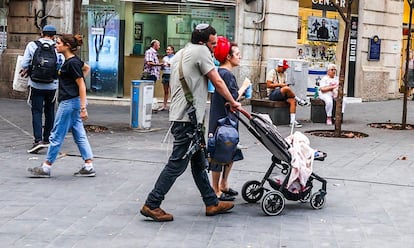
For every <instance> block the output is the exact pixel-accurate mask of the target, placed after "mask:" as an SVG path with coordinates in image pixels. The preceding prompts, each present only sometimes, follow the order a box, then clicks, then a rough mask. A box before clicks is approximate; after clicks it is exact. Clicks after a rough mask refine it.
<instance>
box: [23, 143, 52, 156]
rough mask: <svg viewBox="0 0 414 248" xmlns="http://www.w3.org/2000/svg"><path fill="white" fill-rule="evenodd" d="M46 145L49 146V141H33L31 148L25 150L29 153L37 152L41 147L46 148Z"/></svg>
mask: <svg viewBox="0 0 414 248" xmlns="http://www.w3.org/2000/svg"><path fill="white" fill-rule="evenodd" d="M48 147H49V143H46V142H43V141H39V142H36V143H33V146H32V148H30V149H29V150H27V152H28V153H31V154H37V153H38V152H39V151H40V150H42V149H43V148H48Z"/></svg>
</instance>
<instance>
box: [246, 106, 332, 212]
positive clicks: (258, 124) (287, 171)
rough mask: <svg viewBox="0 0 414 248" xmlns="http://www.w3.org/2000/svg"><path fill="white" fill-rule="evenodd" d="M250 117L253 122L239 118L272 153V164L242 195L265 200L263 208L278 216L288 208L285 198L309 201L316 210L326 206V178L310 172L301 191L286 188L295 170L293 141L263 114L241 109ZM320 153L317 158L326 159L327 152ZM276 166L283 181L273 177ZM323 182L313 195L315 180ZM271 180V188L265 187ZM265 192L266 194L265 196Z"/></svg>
mask: <svg viewBox="0 0 414 248" xmlns="http://www.w3.org/2000/svg"><path fill="white" fill-rule="evenodd" d="M242 113H243V115H245V116H246V117H247V118H248V119H249V120H250V125H249V124H248V123H247V122H246V121H245V120H243V119H242V118H240V117H238V119H239V120H240V121H241V122H242V123H243V124H244V125H245V126H246V127H247V129H248V130H249V131H250V132H251V133H252V134H253V135H254V136H255V137H256V138H257V139H258V140H259V141H260V142H261V143H262V144H263V145H264V146H265V147H266V148H267V149H268V150H269V151H270V152H271V153H272V164H271V165H270V167H269V169H268V170H267V171H266V174H265V176H264V177H263V179H262V180H261V181H256V180H251V181H248V182H246V183H245V184H244V185H243V187H242V191H241V193H242V197H243V199H244V200H245V201H247V202H249V203H255V202H257V201H259V200H260V199H262V197H263V200H262V210H263V212H264V213H265V214H266V215H271V216H275V215H278V214H280V213H281V212H282V211H283V209H284V207H285V198H286V199H287V200H291V201H300V202H302V203H306V202H307V201H308V200H309V202H310V205H311V206H312V208H314V209H321V208H323V206H324V205H325V195H326V180H325V179H323V178H322V177H320V176H318V175H316V174H315V173H313V172H312V173H311V174H310V176H309V178H308V180H307V181H306V186H305V187H304V188H303V189H302V190H300V191H299V192H295V193H293V192H291V190H288V189H287V188H286V186H287V183H288V181H289V177H290V175H291V172H292V166H291V161H292V157H291V154H290V152H289V151H288V149H289V148H290V144H289V143H288V142H287V141H286V140H285V139H284V138H283V137H282V136H281V135H280V133H279V132H278V130H277V128H276V127H275V126H274V125H273V123H272V122H271V121H269V120H267V119H266V118H265V117H263V115H260V114H255V113H252V114H249V113H247V112H245V111H242ZM317 154H318V156H315V159H314V160H320V161H323V160H324V159H325V157H326V153H323V152H319V151H317ZM275 167H277V168H278V169H280V172H281V174H282V175H283V177H281V178H280V179H281V180H275V179H274V178H271V175H272V172H273V170H274V169H275ZM315 179H316V180H317V181H319V182H320V183H321V184H322V188H321V189H319V190H318V191H317V192H315V193H313V194H312V189H313V180H315ZM266 182H268V184H269V185H270V187H271V188H272V189H268V188H265V183H266ZM263 195H264V196H263Z"/></svg>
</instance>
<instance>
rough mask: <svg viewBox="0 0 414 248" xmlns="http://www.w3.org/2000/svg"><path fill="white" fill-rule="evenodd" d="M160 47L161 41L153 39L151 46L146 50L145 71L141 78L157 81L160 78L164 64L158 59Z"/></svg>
mask: <svg viewBox="0 0 414 248" xmlns="http://www.w3.org/2000/svg"><path fill="white" fill-rule="evenodd" d="M159 49H160V42H159V41H158V40H152V41H151V47H150V48H148V49H147V50H146V51H145V57H144V73H143V77H142V78H141V79H145V80H151V81H154V83H155V82H156V81H157V80H158V79H159V78H160V71H161V66H162V65H163V64H162V63H160V61H159V60H158V50H159Z"/></svg>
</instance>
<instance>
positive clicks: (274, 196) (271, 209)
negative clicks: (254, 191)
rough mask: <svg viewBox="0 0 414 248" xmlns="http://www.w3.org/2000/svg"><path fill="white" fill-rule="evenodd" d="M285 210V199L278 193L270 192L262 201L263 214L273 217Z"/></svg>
mask: <svg viewBox="0 0 414 248" xmlns="http://www.w3.org/2000/svg"><path fill="white" fill-rule="evenodd" d="M284 208H285V198H284V196H283V194H282V193H280V191H277V190H275V191H270V192H268V193H267V194H266V195H265V196H264V197H263V201H262V210H263V212H264V213H265V214H267V215H271V216H275V215H278V214H280V213H281V212H282V211H283V209H284Z"/></svg>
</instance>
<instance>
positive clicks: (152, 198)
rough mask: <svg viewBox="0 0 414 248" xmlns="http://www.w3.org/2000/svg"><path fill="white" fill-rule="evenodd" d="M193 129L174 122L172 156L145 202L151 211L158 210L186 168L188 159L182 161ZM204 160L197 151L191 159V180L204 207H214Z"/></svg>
mask: <svg viewBox="0 0 414 248" xmlns="http://www.w3.org/2000/svg"><path fill="white" fill-rule="evenodd" d="M193 129H194V128H193V127H192V125H191V124H190V123H188V122H174V123H173V126H172V129H171V133H172V134H173V136H174V146H173V151H172V154H171V156H170V158H169V160H168V163H167V164H166V165H165V167H164V169H163V170H162V171H161V174H160V175H159V177H158V180H157V182H156V183H155V186H154V189H153V190H152V191H151V192H150V193H149V195H148V198H147V200H146V202H145V204H146V205H148V206H149V207H150V208H151V209H154V208H158V207H160V205H161V202H162V201H163V200H164V196H165V195H166V194H167V193H168V191H169V190H170V188H171V187H172V185H173V184H174V182H175V180H176V179H177V178H178V177H179V176H180V175H181V174H183V173H184V171H185V169H186V168H187V165H188V162H189V158H185V159H183V156H184V154H185V153H186V152H187V149H188V147H189V146H190V144H191V138H190V137H189V136H188V134H189V133H192V132H193ZM205 165H206V158H205V157H204V153H203V152H202V151H197V152H196V153H195V154H194V155H193V156H192V157H191V172H192V174H193V179H194V182H195V184H196V185H197V188H198V190H199V191H200V193H201V196H202V198H203V202H204V204H205V205H206V206H212V205H216V204H217V203H218V199H217V196H216V194H215V193H214V190H213V188H212V187H211V185H210V181H209V179H208V175H207V171H206V167H205Z"/></svg>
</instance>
